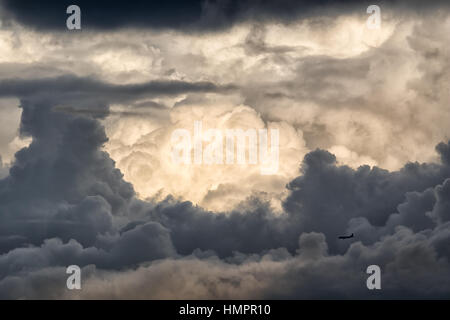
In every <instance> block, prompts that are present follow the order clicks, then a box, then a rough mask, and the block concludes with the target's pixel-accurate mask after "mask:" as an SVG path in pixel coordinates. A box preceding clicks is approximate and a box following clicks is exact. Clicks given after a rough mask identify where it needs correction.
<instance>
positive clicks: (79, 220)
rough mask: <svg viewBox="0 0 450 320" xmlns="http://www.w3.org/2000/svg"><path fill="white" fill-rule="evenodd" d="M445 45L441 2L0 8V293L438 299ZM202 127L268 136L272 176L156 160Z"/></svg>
mask: <svg viewBox="0 0 450 320" xmlns="http://www.w3.org/2000/svg"><path fill="white" fill-rule="evenodd" d="M75 3H76V4H77V5H78V6H79V8H80V10H81V30H69V29H68V28H67V26H66V20H67V18H68V17H69V16H70V14H67V13H66V9H67V7H68V6H69V5H71V4H75ZM374 4H376V5H378V6H379V8H380V25H379V27H378V28H371V27H370V26H369V25H368V23H367V21H368V19H369V18H370V17H371V13H368V12H367V8H368V6H369V5H374ZM449 34H450V6H449V4H448V2H447V1H428V2H423V1H403V0H397V1H389V2H387V1H378V2H377V3H375V2H374V3H372V2H365V1H331V0H322V1H310V0H301V1H291V0H282V1H266V0H249V1H234V0H199V1H174V0H171V1H152V2H148V1H114V2H110V1H95V2H94V1H84V0H83V1H76V2H74V1H39V2H36V1H34V2H31V1H22V0H14V1H13V0H0V298H1V299H61V298H62V299H430V298H437V299H448V298H450V140H449V139H450V127H449V125H448V124H449V123H450V42H449V40H448V39H449ZM199 122H200V123H201V124H202V128H203V132H206V131H207V130H208V129H212V130H216V131H219V132H223V133H225V132H226V131H227V130H236V129H240V130H244V131H245V130H255V132H259V130H266V132H268V133H271V132H274V131H277V132H278V134H279V142H278V148H277V151H278V166H277V170H276V171H275V172H271V173H270V174H262V173H261V167H262V164H261V163H258V162H257V163H249V162H246V163H243V164H242V163H223V164H220V163H214V164H206V163H202V164H198V163H194V161H192V163H189V164H187V163H184V164H180V163H174V162H173V161H172V160H173V159H172V155H173V147H174V145H173V133H174V132H177V130H184V131H185V132H187V133H189V137H191V138H192V139H193V141H194V140H195V136H194V135H195V125H196V123H199ZM203 138H204V140H203V141H200V144H201V145H202V146H203V150H206V148H207V145H208V141H209V142H210V140H211V139H210V140H208V139H207V138H205V136H204V137H203ZM210 138H211V137H210ZM268 140H269V141H270V143H269V144H270V145H271V146H272V147H273V146H274V144H273V142H272V141H271V140H270V138H268ZM191 147H192V150H191V149H190V150H189V155H191V154H192V155H193V154H194V153H195V151H194V150H193V146H191ZM220 149H223V148H220ZM222 151H223V150H222ZM225 151H226V150H225ZM245 151H246V155H250V147H249V146H248V145H247V147H246V149H245ZM192 159H194V158H192ZM351 233H353V234H354V237H353V238H350V239H345V240H341V239H338V237H339V236H341V235H348V234H351ZM69 265H77V266H79V267H80V268H81V274H82V281H81V285H82V289H81V290H68V289H67V287H66V280H67V277H68V275H67V273H66V268H67V267H68V266H69ZM369 265H378V266H379V267H380V269H381V289H380V290H369V289H368V288H367V286H366V280H367V278H368V277H369V275H368V274H367V273H366V268H367V267H368V266H369Z"/></svg>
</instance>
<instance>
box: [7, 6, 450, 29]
mask: <svg viewBox="0 0 450 320" xmlns="http://www.w3.org/2000/svg"><path fill="white" fill-rule="evenodd" d="M2 4H3V7H4V8H5V10H6V12H7V15H9V16H10V17H12V18H14V19H16V20H17V21H19V22H20V23H23V24H25V25H28V26H31V27H36V28H38V29H47V30H61V31H64V30H65V29H66V26H65V22H66V18H67V15H66V13H65V12H66V8H67V7H68V6H69V5H72V4H77V5H78V6H80V8H81V11H82V26H83V29H87V30H89V29H114V28H121V27H138V28H171V29H179V30H181V31H188V30H191V31H192V30H215V29H219V28H224V27H229V26H231V25H232V24H234V23H236V22H240V21H246V20H253V21H261V20H274V21H279V22H290V21H292V20H295V19H298V18H303V17H310V16H316V15H329V16H334V15H337V14H340V13H342V12H346V13H349V12H353V11H355V10H358V12H361V14H365V10H366V8H367V7H368V6H369V5H371V4H373V3H372V2H370V1H362V2H361V1H357V0H350V1H349V0H346V1H344V0H335V1H331V0H321V1H313V0H300V1H295V0H282V1H268V0H250V1H238V0H191V1H181V0H169V1H132V2H130V1H105V0H101V1H95V2H94V1H87V0H79V1H75V2H74V1H69V0H63V1H54V0H53V1H50V0H44V1H39V3H37V2H30V1H26V0H3V1H2ZM376 4H377V5H380V6H385V7H388V8H392V7H394V8H401V9H404V10H416V11H417V12H422V11H423V10H426V9H428V8H433V7H436V6H437V7H441V6H443V5H447V4H448V2H447V1H444V0H442V1H433V2H426V3H424V2H423V1H419V0H415V1H406V0H398V1H378V2H377V3H376Z"/></svg>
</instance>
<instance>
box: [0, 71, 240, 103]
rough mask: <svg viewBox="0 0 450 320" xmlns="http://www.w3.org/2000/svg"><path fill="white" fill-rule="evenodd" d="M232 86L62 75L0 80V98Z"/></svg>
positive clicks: (119, 98) (120, 95) (126, 96)
mask: <svg viewBox="0 0 450 320" xmlns="http://www.w3.org/2000/svg"><path fill="white" fill-rule="evenodd" d="M233 89H235V87H234V86H233V85H224V86H221V85H216V84H214V83H212V82H186V81H178V80H174V81H150V82H146V83H140V84H126V85H118V84H110V83H105V82H102V81H100V80H97V79H94V78H83V77H76V76H67V75H66V76H61V77H52V78H40V79H3V80H0V97H1V96H3V97H21V98H42V99H46V100H53V101H58V103H61V102H63V101H67V100H77V101H79V100H86V99H89V100H91V101H92V100H94V99H95V98H96V97H102V98H100V99H103V100H104V101H110V102H123V101H129V100H136V99H137V98H139V97H146V96H152V95H153V96H155V95H162V96H164V95H176V94H181V93H188V92H227V91H229V90H233Z"/></svg>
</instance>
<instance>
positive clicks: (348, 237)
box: [338, 233, 355, 239]
mask: <svg viewBox="0 0 450 320" xmlns="http://www.w3.org/2000/svg"><path fill="white" fill-rule="evenodd" d="M354 236H355V235H354V234H353V233H352V234H351V235H349V236H339V237H338V239H350V238H353V237H354Z"/></svg>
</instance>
